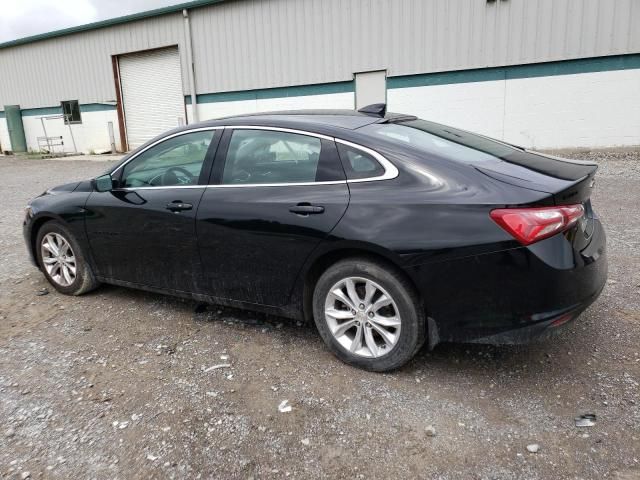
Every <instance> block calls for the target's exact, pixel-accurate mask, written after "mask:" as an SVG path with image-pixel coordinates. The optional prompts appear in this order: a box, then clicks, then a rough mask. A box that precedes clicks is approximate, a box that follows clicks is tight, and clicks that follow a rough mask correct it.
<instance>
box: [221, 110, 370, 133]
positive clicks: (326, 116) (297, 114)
mask: <svg viewBox="0 0 640 480" xmlns="http://www.w3.org/2000/svg"><path fill="white" fill-rule="evenodd" d="M379 120H380V117H373V116H370V115H365V114H363V113H359V112H356V111H355V110H286V111H279V112H262V113H252V114H247V115H234V116H230V117H224V118H220V119H218V120H217V122H225V121H226V122H229V121H232V123H234V124H238V123H243V122H245V123H248V124H252V123H256V122H259V123H260V124H264V123H281V122H286V123H294V122H295V123H299V124H304V125H307V126H312V125H313V126H322V127H339V128H347V129H350V130H353V129H356V128H360V127H363V126H364V125H368V124H370V123H374V122H377V121H379Z"/></svg>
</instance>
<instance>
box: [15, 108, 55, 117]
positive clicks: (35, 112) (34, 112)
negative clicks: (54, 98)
mask: <svg viewBox="0 0 640 480" xmlns="http://www.w3.org/2000/svg"><path fill="white" fill-rule="evenodd" d="M43 115H62V107H41V108H25V109H23V110H22V116H23V117H35V116H43Z"/></svg>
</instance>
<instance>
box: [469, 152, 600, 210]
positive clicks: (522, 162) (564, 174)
mask: <svg viewBox="0 0 640 480" xmlns="http://www.w3.org/2000/svg"><path fill="white" fill-rule="evenodd" d="M475 168H476V169H477V170H478V171H480V172H482V173H483V174H485V175H487V176H488V177H491V178H493V179H494V180H498V181H501V182H504V183H508V184H510V185H515V186H518V187H523V188H528V189H531V190H536V191H539V192H544V193H549V194H551V195H552V197H553V201H554V203H555V204H556V205H569V204H573V203H585V202H586V201H587V200H589V198H590V197H591V191H592V190H593V186H594V184H595V179H594V177H595V174H596V171H597V170H598V166H597V165H596V164H594V163H589V162H580V161H575V160H567V159H564V158H558V157H553V156H550V155H544V154H541V153H537V152H536V153H534V152H530V151H526V150H513V151H512V152H510V153H508V154H507V155H503V156H501V157H500V158H494V159H493V160H490V161H485V162H482V164H478V165H475Z"/></svg>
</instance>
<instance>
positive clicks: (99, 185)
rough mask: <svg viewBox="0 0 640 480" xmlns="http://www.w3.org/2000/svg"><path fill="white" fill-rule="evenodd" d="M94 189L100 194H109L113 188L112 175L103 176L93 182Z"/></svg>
mask: <svg viewBox="0 0 640 480" xmlns="http://www.w3.org/2000/svg"><path fill="white" fill-rule="evenodd" d="M93 187H94V188H95V189H96V191H98V192H109V191H111V189H112V188H113V180H112V179H111V175H110V174H108V173H107V174H106V175H101V176H99V177H97V178H95V179H94V180H93Z"/></svg>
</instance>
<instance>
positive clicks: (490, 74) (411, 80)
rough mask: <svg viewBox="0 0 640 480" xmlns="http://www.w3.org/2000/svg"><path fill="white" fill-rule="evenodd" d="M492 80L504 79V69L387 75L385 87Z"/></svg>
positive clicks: (424, 85)
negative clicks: (400, 75) (398, 75)
mask: <svg viewBox="0 0 640 480" xmlns="http://www.w3.org/2000/svg"><path fill="white" fill-rule="evenodd" d="M492 80H504V69H503V68H483V69H478V70H461V71H456V72H437V73H422V74H418V75H406V76H402V77H387V88H408V87H430V86H434V85H451V84H455V83H473V82H489V81H492Z"/></svg>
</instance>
